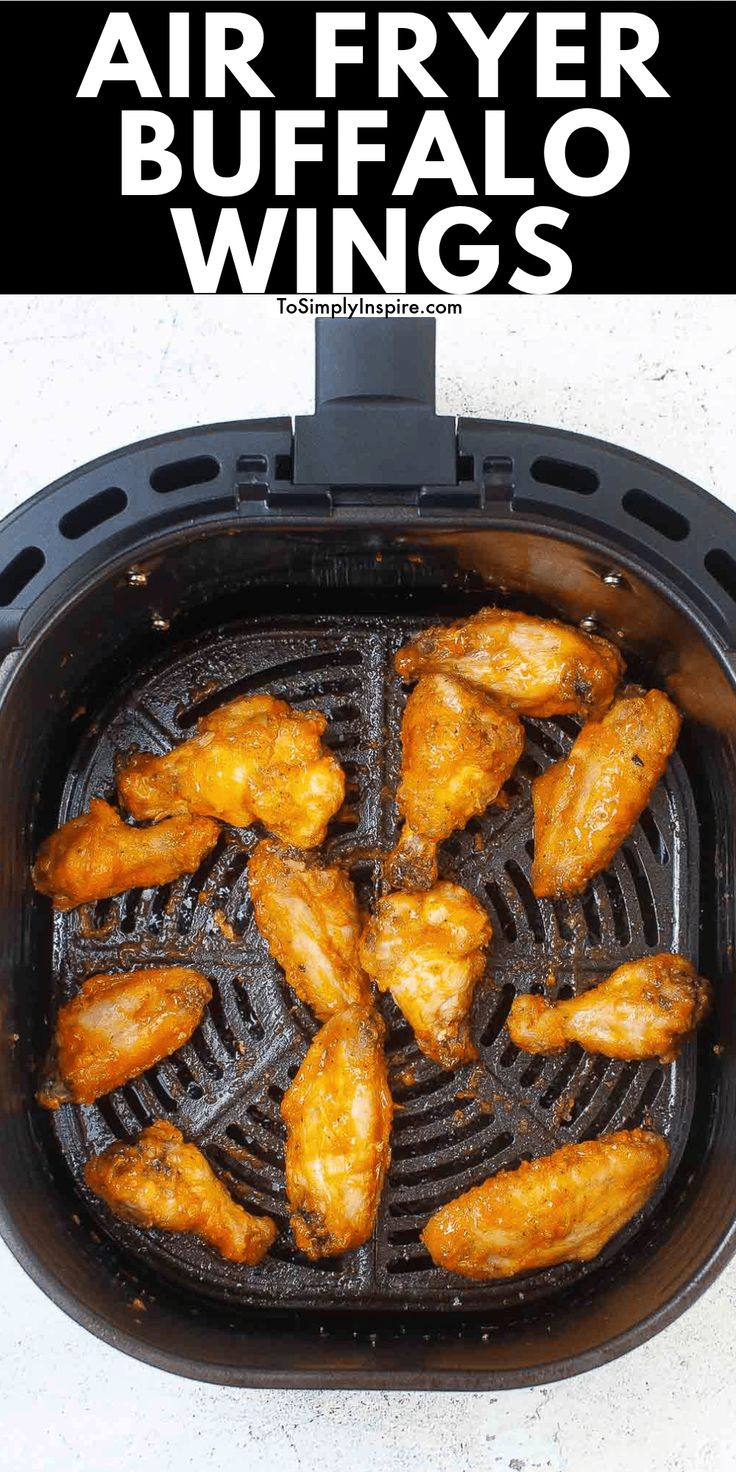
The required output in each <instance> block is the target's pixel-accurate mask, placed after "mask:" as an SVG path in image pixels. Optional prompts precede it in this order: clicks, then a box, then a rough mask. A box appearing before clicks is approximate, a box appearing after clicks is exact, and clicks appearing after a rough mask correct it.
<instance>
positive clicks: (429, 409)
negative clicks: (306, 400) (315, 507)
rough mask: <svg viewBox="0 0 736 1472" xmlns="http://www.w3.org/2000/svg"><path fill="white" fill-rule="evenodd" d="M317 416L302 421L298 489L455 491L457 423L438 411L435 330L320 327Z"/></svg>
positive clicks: (346, 324) (430, 325) (429, 326)
mask: <svg viewBox="0 0 736 1472" xmlns="http://www.w3.org/2000/svg"><path fill="white" fill-rule="evenodd" d="M316 348H317V359H316V395H315V397H316V411H315V413H314V414H310V415H301V416H299V417H298V418H297V420H296V426H295V433H294V484H295V486H305V485H307V486H355V487H364V488H365V489H366V490H368V489H381V490H386V489H389V490H390V489H393V488H395V487H399V488H401V487H416V486H420V487H421V486H455V485H456V484H457V443H456V430H455V420H454V418H452V417H451V416H449V415H445V416H440V415H437V414H435V412H434V402H435V399H434V378H435V324H434V322H432V321H429V320H423V321H413V322H412V321H405V320H400V321H393V320H390V321H387V320H386V319H385V318H378V319H374V318H363V317H361V318H354V319H353V320H352V321H350V320H349V321H345V320H336V321H335V320H332V321H328V322H322V321H318V322H317V331H316Z"/></svg>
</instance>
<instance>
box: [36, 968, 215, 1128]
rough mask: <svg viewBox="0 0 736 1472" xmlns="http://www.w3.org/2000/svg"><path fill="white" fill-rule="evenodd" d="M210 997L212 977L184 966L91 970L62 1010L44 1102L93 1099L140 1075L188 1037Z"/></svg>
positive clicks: (41, 1099)
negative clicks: (122, 971) (93, 973)
mask: <svg viewBox="0 0 736 1472" xmlns="http://www.w3.org/2000/svg"><path fill="white" fill-rule="evenodd" d="M211 997H212V987H211V986H210V984H209V982H208V981H207V980H206V979H205V977H204V976H202V975H200V973H199V971H190V970H189V969H188V968H187V967H184V966H163V967H160V968H157V969H154V970H150V971H133V972H130V973H129V974H128V975H119V976H109V975H104V974H103V975H99V976H91V977H90V978H89V980H88V981H85V983H84V986H83V987H82V989H81V991H80V992H79V993H78V994H77V996H76V997H74V998H73V1000H72V1001H71V1002H67V1003H66V1005H65V1006H64V1007H62V1008H61V1010H60V1012H59V1018H58V1022H57V1024H56V1034H55V1038H54V1048H53V1062H52V1064H51V1071H52V1075H53V1076H52V1079H51V1080H50V1081H49V1082H48V1083H44V1085H43V1087H42V1088H41V1090H40V1091H39V1094H38V1099H39V1102H40V1103H41V1104H44V1105H45V1106H46V1108H47V1109H55V1108H56V1107H57V1106H58V1105H59V1104H64V1103H66V1102H67V1101H69V1100H72V1101H73V1102H74V1103H75V1104H92V1103H93V1102H94V1100H95V1099H99V1097H100V1095H101V1094H107V1093H109V1091H110V1089H117V1088H118V1087H119V1086H120V1084H124V1083H126V1082H127V1080H128V1079H131V1078H136V1076H137V1075H138V1074H139V1073H144V1072H145V1070H146V1069H147V1068H151V1067H152V1066H153V1064H154V1063H158V1061H159V1059H161V1058H166V1057H167V1055H168V1054H169V1053H173V1052H174V1050H175V1048H180V1047H181V1046H182V1045H183V1044H184V1043H186V1042H187V1040H188V1039H189V1038H190V1037H191V1035H192V1033H193V1032H194V1029H195V1028H196V1027H198V1026H199V1024H200V1022H201V1021H202V1015H203V1013H204V1009H205V1007H206V1006H207V1003H208V1002H209V1001H210V999H211Z"/></svg>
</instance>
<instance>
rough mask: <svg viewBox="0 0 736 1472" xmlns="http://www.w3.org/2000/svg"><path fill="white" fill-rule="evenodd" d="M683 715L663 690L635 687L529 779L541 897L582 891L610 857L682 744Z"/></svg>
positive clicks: (537, 887) (537, 886)
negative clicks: (564, 752) (565, 751)
mask: <svg viewBox="0 0 736 1472" xmlns="http://www.w3.org/2000/svg"><path fill="white" fill-rule="evenodd" d="M680 725H681V716H680V713H679V711H678V710H677V709H676V708H675V706H674V705H673V704H672V701H671V700H668V698H667V696H666V695H664V694H663V693H662V691H661V690H650V691H649V692H648V694H646V695H645V694H644V693H643V692H642V691H640V690H637V689H636V688H635V687H633V686H632V687H630V688H629V689H628V690H625V691H624V692H623V694H622V695H621V696H620V697H619V699H618V700H616V701H615V703H614V704H613V705H612V706H611V709H610V710H609V711H608V712H607V713H606V715H605V716H604V717H603V719H602V720H601V721H589V722H588V724H587V725H586V726H584V727H583V729H582V731H581V732H580V735H579V736H578V738H577V740H576V741H575V743H574V745H573V747H572V750H571V751H570V752H569V754H568V755H567V756H566V757H564V758H563V760H562V761H560V762H556V763H555V765H554V766H553V767H548V769H547V771H546V772H543V773H542V775H541V777H536V778H535V780H534V782H533V783H532V801H533V804H534V862H533V864H532V888H533V890H534V893H535V894H536V895H539V896H540V897H541V896H544V895H557V894H579V893H580V892H581V891H582V890H583V889H585V886H586V884H587V882H588V880H589V879H591V878H592V877H593V875H594V874H597V873H598V872H599V871H600V870H601V869H605V867H606V864H607V863H608V862H609V860H610V859H612V858H613V855H614V854H615V852H616V850H617V848H619V846H620V845H621V844H622V843H623V840H624V839H625V837H626V835H627V833H630V831H631V829H632V828H633V826H634V824H635V822H636V820H637V818H638V817H639V815H640V813H642V812H643V810H644V808H645V807H646V805H647V803H648V801H649V798H650V797H651V795H652V793H653V791H654V789H655V787H656V785H657V783H658V782H659V779H660V777H662V775H663V773H664V771H665V768H666V766H667V762H668V760H669V758H670V756H671V755H672V752H673V751H674V749H675V746H676V745H677V738H678V735H679V733H680Z"/></svg>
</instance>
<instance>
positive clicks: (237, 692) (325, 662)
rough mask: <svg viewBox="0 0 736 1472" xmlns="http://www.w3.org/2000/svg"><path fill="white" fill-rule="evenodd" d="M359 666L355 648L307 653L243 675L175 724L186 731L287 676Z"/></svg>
mask: <svg viewBox="0 0 736 1472" xmlns="http://www.w3.org/2000/svg"><path fill="white" fill-rule="evenodd" d="M362 663H363V656H362V654H360V653H359V652H358V650H357V649H340V650H337V649H336V650H325V652H324V654H309V655H307V656H306V657H305V658H304V659H289V660H286V661H285V662H284V663H283V664H274V665H271V667H270V668H269V669H265V670H256V672H255V674H252V675H245V676H244V678H243V679H242V680H236V681H234V683H233V684H232V685H227V686H226V687H225V688H224V689H221V690H217V691H216V692H215V693H214V694H213V695H208V696H206V697H205V698H204V699H203V700H199V701H197V702H196V704H195V705H190V706H189V709H188V710H183V711H181V713H180V714H178V715H177V722H178V724H179V725H180V726H181V727H183V728H184V729H185V730H186V729H187V728H188V727H189V726H193V725H195V723H196V722H197V721H199V720H201V718H202V716H208V715H209V714H210V712H211V711H213V710H218V709H219V707H220V706H221V705H227V703H228V702H229V701H231V700H236V699H238V697H239V696H241V695H248V694H249V693H250V692H251V691H255V690H264V689H266V690H268V691H269V692H272V691H273V686H274V684H275V683H276V682H277V681H278V682H281V681H282V680H285V679H287V678H288V676H289V675H301V674H305V673H306V672H307V671H309V670H326V669H334V668H335V667H336V666H342V665H347V666H349V667H352V666H354V665H359V664H362ZM276 693H278V692H276Z"/></svg>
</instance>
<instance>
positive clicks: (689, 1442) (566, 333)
mask: <svg viewBox="0 0 736 1472" xmlns="http://www.w3.org/2000/svg"><path fill="white" fill-rule="evenodd" d="M464 306H465V310H464V314H463V316H462V317H461V318H455V319H447V320H443V319H439V324H438V379H439V382H438V408H439V409H440V410H441V411H444V412H452V413H458V414H460V413H462V414H475V415H481V416H483V415H485V416H492V417H499V418H508V419H518V420H531V421H536V422H538V423H547V424H553V425H560V426H562V427H564V428H566V429H571V430H577V431H581V432H583V433H587V434H592V435H598V436H600V437H602V438H604V439H609V440H614V441H617V442H619V443H621V444H623V445H627V446H629V447H630V448H631V449H633V450H637V451H639V452H641V453H643V454H645V455H649V456H651V457H652V458H653V459H655V460H660V461H663V462H664V463H665V464H667V465H671V466H673V467H675V468H676V469H677V470H679V471H680V472H681V473H682V474H684V475H686V476H689V477H690V478H691V479H693V480H695V481H697V482H699V483H700V484H702V485H704V486H706V487H707V488H708V489H710V490H712V491H714V492H716V493H717V494H718V495H720V496H722V497H723V499H724V500H727V501H729V502H730V504H731V505H734V506H736V477H735V474H734V466H736V297H725V298H724V297H720V298H709V297H692V298H691V297H679V298H674V297H672V298H668V297H638V298H628V299H626V298H616V297H608V298H597V299H591V298H584V297H551V298H546V297H540V298H534V297H506V298H500V299H499V298H496V299H494V298H488V299H486V300H485V301H477V300H476V301H469V302H466V303H465V304H464ZM0 354H1V358H0V362H1V365H2V366H1V368H0V388H1V390H2V425H1V426H0V472H1V473H0V514H4V513H5V512H6V511H7V510H9V509H10V508H11V507H12V506H14V505H17V504H18V502H19V501H21V500H23V499H24V497H26V496H28V495H30V494H31V493H32V492H33V491H36V490H38V489H39V488H40V487H41V486H43V485H45V484H47V483H48V482H49V481H51V480H53V479H55V478H56V477H57V476H59V475H61V474H63V473H64V472H65V471H67V470H70V469H72V468H73V467H74V466H75V465H78V464H81V463H82V462H84V461H86V460H90V459H92V458H94V457H95V456H97V455H101V454H104V453H105V452H106V451H108V450H113V449H115V448H117V447H118V446H120V445H123V444H126V443H128V442H129V441H131V440H136V439H140V438H143V437H145V436H146V435H150V434H155V433H157V432H161V431H165V430H171V429H176V428H178V427H180V426H182V425H186V424H191V423H197V422H199V423H206V422H208V421H212V420H226V419H236V418H240V417H255V416H258V415H263V414H279V413H295V412H302V413H303V412H309V411H310V409H311V407H312V400H311V394H312V387H313V369H312V324H311V322H310V321H309V320H308V319H306V318H298V317H297V318H292V319H288V320H287V319H284V318H279V316H278V311H277V307H276V303H275V301H272V300H270V299H258V298H244V299H241V298H222V297H220V298H210V297H201V298H194V299H192V298H183V297H135V298H131V297H102V298H74V297H63V298H59V297H12V298H9V297H6V298H0ZM0 1302H2V1305H3V1314H2V1321H3V1328H2V1330H1V1331H0V1373H1V1383H2V1395H1V1396H0V1448H2V1451H1V1452H0V1461H1V1462H2V1465H3V1467H5V1468H7V1472H49V1469H51V1468H53V1469H55V1472H131V1469H132V1468H135V1469H138V1472H149V1469H150V1472H154V1469H155V1472H169V1469H172V1472H173V1469H176V1472H187V1469H190V1468H197V1469H201V1468H203V1467H206V1468H208V1469H209V1472H231V1469H233V1472H234V1469H238V1472H261V1469H263V1472H266V1469H268V1472H272V1469H274V1468H278V1469H279V1472H294V1469H297V1468H298V1469H302V1472H311V1469H313V1468H314V1469H316V1468H317V1467H320V1468H322V1467H334V1466H342V1467H346V1468H349V1469H350V1472H363V1469H366V1472H384V1469H386V1472H387V1469H392V1472H394V1469H395V1472H450V1469H451V1472H481V1469H492V1472H496V1469H511V1472H543V1469H550V1472H590V1469H591V1467H593V1468H595V1469H596V1472H620V1469H621V1468H622V1467H626V1468H627V1472H694V1469H696V1468H697V1469H698V1472H727V1469H728V1472H730V1469H731V1468H733V1466H734V1456H735V1453H734V1446H735V1445H736V1393H735V1392H734V1386H735V1385H736V1266H732V1267H731V1268H730V1270H728V1271H727V1272H726V1273H725V1274H724V1275H723V1277H722V1278H721V1279H720V1280H719V1282H718V1283H717V1284H716V1285H715V1286H714V1287H713V1288H711V1289H710V1290H709V1292H708V1293H707V1294H706V1295H705V1297H704V1298H702V1299H701V1300H700V1302H699V1303H698V1304H696V1306H695V1307H694V1308H693V1309H691V1310H690V1312H689V1313H688V1314H686V1315H685V1316H684V1318H681V1319H680V1320H678V1321H677V1323H675V1324H674V1325H672V1327H671V1328H669V1329H667V1330H666V1331H665V1332H664V1333H663V1334H661V1335H660V1336H659V1337H658V1338H657V1339H655V1340H652V1341H651V1342H650V1343H649V1344H647V1345H644V1346H643V1347H642V1348H641V1349H638V1350H636V1351H634V1352H633V1353H632V1354H630V1355H628V1356H627V1357H626V1358H624V1359H622V1360H618V1361H617V1362H615V1363H614V1364H612V1365H608V1366H606V1367H604V1368H603V1369H601V1370H596V1371H593V1372H591V1373H589V1374H587V1375H584V1376H581V1377H579V1378H577V1379H575V1380H571V1381H567V1382H565V1383H562V1384H559V1385H553V1386H550V1387H548V1388H546V1389H539V1390H529V1391H515V1392H512V1393H507V1394H505V1395H498V1396H492V1395H482V1394H448V1395H418V1394H408V1393H402V1392H396V1393H372V1394H368V1393H361V1392H359V1393H348V1392H320V1391H306V1392H299V1391H294V1392H290V1393H283V1392H276V1391H243V1390H222V1389H219V1388H217V1387H214V1386H209V1385H200V1384H195V1383H193V1382H191V1381H187V1380H179V1379H176V1378H174V1377H172V1376H170V1375H166V1374H164V1373H162V1372H160V1371H158V1370H153V1369H150V1368H148V1367H147V1366H145V1365H141V1364H138V1363H136V1362H134V1361H133V1360H130V1359H127V1358H125V1357H124V1356H123V1355H121V1354H118V1353H117V1352H116V1351H114V1350H112V1349H108V1348H107V1347H106V1346H105V1345H103V1344H101V1343H98V1341H96V1340H95V1339H93V1338H92V1337H90V1336H89V1335H88V1334H86V1333H85V1332H84V1331H83V1330H81V1329H79V1328H77V1326H76V1325H75V1324H73V1323H72V1322H71V1321H70V1320H69V1319H67V1318H66V1317H65V1316H64V1315H63V1314H62V1313H61V1312H60V1311H59V1310H58V1309H56V1308H55V1307H53V1305H52V1304H50V1303H49V1302H48V1301H47V1300H46V1299H45V1298H44V1296H43V1295H42V1294H41V1292H40V1291H39V1290H38V1289H37V1288H35V1287H34V1285H33V1284H32V1283H31V1282H30V1281H29V1280H28V1279H27V1278H26V1277H25V1275H24V1274H23V1273H22V1272H21V1270H20V1268H19V1267H18V1266H17V1265H16V1264H15V1262H14V1261H13V1259H12V1258H11V1257H10V1254H9V1253H8V1252H7V1251H6V1250H5V1249H4V1248H0Z"/></svg>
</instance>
